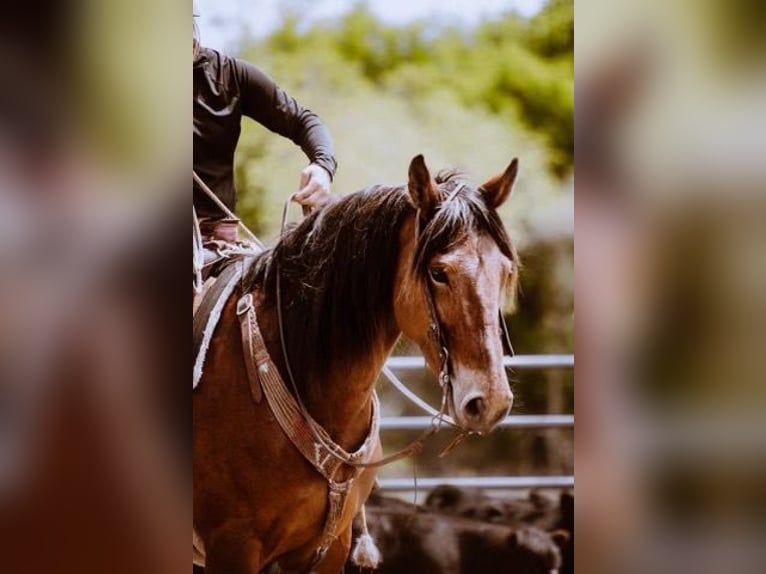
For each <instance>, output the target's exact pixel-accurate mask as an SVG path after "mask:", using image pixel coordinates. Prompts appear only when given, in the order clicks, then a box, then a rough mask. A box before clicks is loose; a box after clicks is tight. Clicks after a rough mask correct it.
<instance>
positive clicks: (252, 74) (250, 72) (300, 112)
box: [234, 60, 337, 178]
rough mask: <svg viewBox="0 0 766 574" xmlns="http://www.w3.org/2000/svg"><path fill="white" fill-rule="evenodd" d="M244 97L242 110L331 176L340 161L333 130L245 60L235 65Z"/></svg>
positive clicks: (241, 94)
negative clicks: (331, 134) (336, 152)
mask: <svg viewBox="0 0 766 574" xmlns="http://www.w3.org/2000/svg"><path fill="white" fill-rule="evenodd" d="M234 69H235V74H236V80H237V83H238V84H239V91H240V96H241V98H242V113H243V114H244V115H246V116H248V117H250V118H252V119H254V120H255V121H257V122H259V123H260V124H262V125H264V126H265V127H267V128H268V129H270V130H271V131H273V132H275V133H278V134H280V135H282V136H284V137H286V138H289V139H291V140H292V141H293V142H295V143H296V144H297V145H299V146H300V147H301V149H302V150H303V152H304V153H305V154H306V156H307V157H308V158H309V161H311V163H313V164H316V165H319V166H320V167H322V168H324V169H325V171H327V173H328V174H330V178H332V177H333V176H334V175H335V170H336V169H337V162H336V160H335V150H334V146H333V142H332V137H331V136H330V130H328V129H327V126H325V125H324V123H323V122H322V120H321V119H320V118H319V116H317V115H316V114H315V113H314V112H312V111H311V110H308V109H306V108H304V107H303V106H301V105H300V104H299V103H298V102H297V101H296V100H295V99H294V98H293V97H291V96H290V95H289V94H288V93H287V92H285V91H284V90H283V89H281V88H280V87H279V86H277V84H276V83H275V82H274V80H272V79H271V78H270V77H269V76H268V75H266V74H265V73H264V72H263V71H262V70H260V69H259V68H257V67H256V66H254V65H252V64H250V63H248V62H245V61H243V60H236V61H235V64H234Z"/></svg>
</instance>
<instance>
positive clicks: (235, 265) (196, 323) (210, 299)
mask: <svg viewBox="0 0 766 574" xmlns="http://www.w3.org/2000/svg"><path fill="white" fill-rule="evenodd" d="M252 261H253V259H252V258H245V259H236V260H232V262H231V263H230V264H229V265H227V266H226V267H225V268H224V270H223V271H222V272H221V274H220V275H219V276H218V279H216V280H215V282H214V283H213V284H212V285H210V287H209V288H207V289H206V290H205V292H204V293H203V295H202V300H201V301H200V302H199V304H198V305H197V307H196V310H195V309H194V307H192V311H193V313H192V345H193V346H192V351H193V356H194V366H193V370H192V389H196V388H197V385H198V384H199V382H200V379H202V373H203V369H204V366H205V358H206V357H207V351H208V348H209V347H210V341H211V340H212V339H213V334H214V333H215V329H216V327H217V326H218V322H219V321H220V319H221V313H222V312H223V308H224V307H225V306H226V302H227V301H228V300H229V298H230V297H231V294H232V293H233V292H234V289H235V287H236V286H237V283H238V282H239V280H240V279H241V278H242V276H243V274H244V273H245V272H246V271H247V269H248V268H249V267H250V264H251V263H252Z"/></svg>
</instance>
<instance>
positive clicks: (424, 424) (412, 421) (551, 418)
mask: <svg viewBox="0 0 766 574" xmlns="http://www.w3.org/2000/svg"><path fill="white" fill-rule="evenodd" d="M432 420H433V419H432V418H431V417H383V418H382V419H381V421H380V428H381V429H384V430H425V429H427V428H428V427H430V426H431V424H432ZM498 427H499V428H514V429H542V428H573V427H574V415H511V416H509V417H507V418H506V419H505V420H504V421H503V422H501V423H500V424H499V425H498Z"/></svg>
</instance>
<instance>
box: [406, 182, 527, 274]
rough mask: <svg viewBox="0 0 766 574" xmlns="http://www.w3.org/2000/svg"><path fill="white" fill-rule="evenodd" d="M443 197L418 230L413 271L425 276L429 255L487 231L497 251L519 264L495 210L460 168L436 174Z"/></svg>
mask: <svg viewBox="0 0 766 574" xmlns="http://www.w3.org/2000/svg"><path fill="white" fill-rule="evenodd" d="M435 181H436V183H437V184H438V185H439V189H440V195H441V196H442V198H443V199H445V200H444V201H442V202H441V203H440V204H439V206H438V207H437V209H436V210H435V212H434V214H433V216H432V217H431V219H430V220H429V221H427V222H426V223H425V225H424V227H423V229H422V230H421V232H420V235H419V240H418V244H417V246H416V248H415V257H414V258H413V264H414V268H413V271H414V272H415V274H416V275H417V276H418V277H421V278H425V277H426V275H427V273H428V264H429V262H430V261H431V259H432V258H433V257H434V256H435V255H437V254H440V253H446V252H448V251H450V250H452V249H454V248H455V247H456V246H457V245H459V244H460V243H462V242H463V241H465V240H466V239H467V238H468V237H469V236H470V235H472V234H486V235H488V236H489V237H490V238H491V239H492V240H493V241H494V242H495V243H496V244H497V246H498V248H499V249H500V252H501V253H502V254H503V255H505V256H506V257H507V258H508V259H509V260H510V261H511V262H512V263H513V266H514V268H517V267H518V265H519V258H518V254H517V252H516V249H515V247H514V245H513V243H512V242H511V239H510V237H509V235H508V232H507V231H506V229H505V226H504V225H503V222H502V220H501V219H500V215H499V214H498V213H497V211H496V210H495V209H493V208H491V207H489V206H488V205H487V203H486V201H485V200H484V198H483V196H482V195H481V193H480V192H479V191H478V190H477V189H476V188H474V187H473V186H471V185H470V182H469V180H468V179H467V178H466V176H465V175H464V174H463V173H462V172H459V171H455V170H450V171H442V172H439V174H438V175H437V176H436V178H435Z"/></svg>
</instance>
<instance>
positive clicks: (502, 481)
mask: <svg viewBox="0 0 766 574" xmlns="http://www.w3.org/2000/svg"><path fill="white" fill-rule="evenodd" d="M386 366H387V367H389V368H390V369H392V370H397V371H419V370H423V369H424V368H425V367H426V364H425V359H424V358H423V357H390V358H389V359H388V361H386ZM505 366H506V367H509V368H513V369H573V368H574V355H516V356H515V357H505ZM431 424H432V419H431V417H383V418H382V420H381V425H380V428H381V429H383V430H424V429H426V428H428V427H429V426H430V425H431ZM499 427H501V428H512V429H545V428H571V429H573V428H574V415H510V416H508V417H507V418H506V419H505V420H504V421H503V422H501V423H500V425H499ZM378 482H379V484H380V486H381V488H383V489H384V490H389V491H399V492H403V491H412V490H415V480H414V479H413V478H380V479H378ZM440 484H452V485H454V486H458V487H470V488H483V489H488V490H489V489H497V490H502V489H521V488H572V487H574V476H472V477H465V476H455V477H427V478H418V479H417V488H419V489H420V488H422V489H425V490H428V489H431V488H434V487H436V486H439V485H440Z"/></svg>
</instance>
